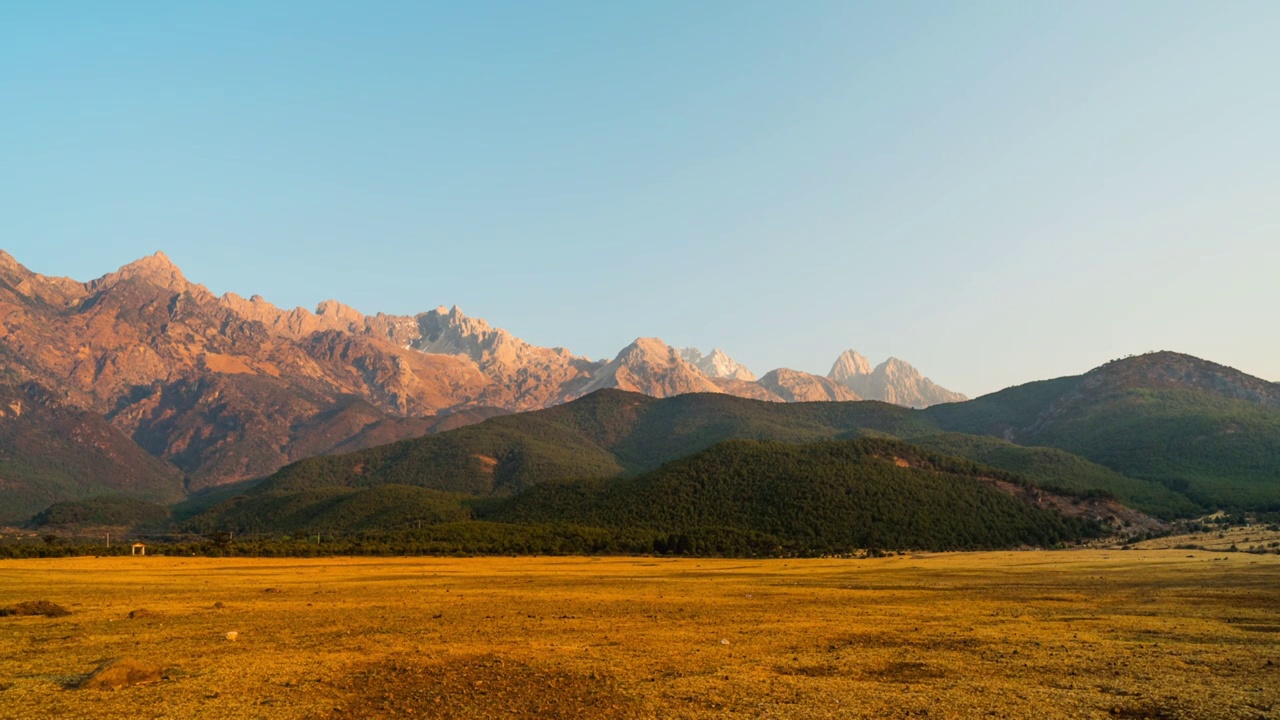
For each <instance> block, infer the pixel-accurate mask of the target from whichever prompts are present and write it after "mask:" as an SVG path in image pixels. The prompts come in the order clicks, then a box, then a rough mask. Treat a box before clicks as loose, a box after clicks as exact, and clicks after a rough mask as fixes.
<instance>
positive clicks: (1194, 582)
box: [0, 549, 1280, 719]
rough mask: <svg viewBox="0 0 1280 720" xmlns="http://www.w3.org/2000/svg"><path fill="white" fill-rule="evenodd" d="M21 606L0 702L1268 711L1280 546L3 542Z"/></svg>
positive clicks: (54, 710)
mask: <svg viewBox="0 0 1280 720" xmlns="http://www.w3.org/2000/svg"><path fill="white" fill-rule="evenodd" d="M33 600H47V601H51V602H53V603H56V604H59V605H62V606H64V607H66V608H67V609H69V610H70V611H71V614H70V615H69V616H65V617H57V618H48V617H3V618H0V717H3V718H37V717H39V718H44V717H68V718H75V717H86V718H87V717H93V718H139V717H143V718H153V717H154V718H224V717H225V718H233V717H234V718H257V717H260V718H338V717H344V718H345V717H457V718H479V717H530V718H532V717H553V718H554V717H559V718H569V717H692V718H711V717H724V716H741V717H776V718H825V717H830V718H835V717H840V718H848V717H854V718H856V717H926V716H927V717H930V718H949V717H955V718H968V717H1037V718H1087V717H1099V718H1101V717H1110V718H1114V717H1121V718H1251V719H1252V718H1275V717H1280V556H1276V555H1251V554H1245V553H1222V552H1210V551H1188V550H1173V549H1165V550H1076V551H1027V552H1001V553H971V554H923V555H900V556H892V557H886V558H879V559H865V560H761V561H742V560H707V559H665V558H583V557H573V558H528V557H521V558H457V559H455V558H447V559H446V558H394V559H388V558H331V559H314V560H312V559H306V560H303V559H211V558H173V557H147V558H71V559H59V560H17V561H14V560H10V561H2V562H0V607H6V606H11V605H14V604H16V603H19V602H24V601H33ZM139 611H145V612H139ZM131 613H133V614H134V617H133V618H130V614H131ZM228 633H234V635H232V636H229V635H228ZM230 638H234V639H230ZM112 658H129V659H131V660H133V661H136V662H137V663H138V664H139V665H140V666H143V667H151V668H154V669H155V670H156V671H157V674H156V675H155V676H154V677H152V678H149V679H150V682H145V683H143V684H138V685H131V686H128V687H123V688H121V689H118V690H101V689H77V686H78V685H79V684H80V683H82V682H83V681H84V679H85V678H86V677H87V676H88V675H89V674H90V673H91V672H92V671H93V670H94V669H95V668H96V667H98V666H99V665H101V664H102V663H103V662H104V661H107V660H109V659H112Z"/></svg>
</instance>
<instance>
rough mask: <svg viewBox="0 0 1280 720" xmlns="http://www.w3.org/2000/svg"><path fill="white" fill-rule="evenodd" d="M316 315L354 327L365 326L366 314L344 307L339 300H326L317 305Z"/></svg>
mask: <svg viewBox="0 0 1280 720" xmlns="http://www.w3.org/2000/svg"><path fill="white" fill-rule="evenodd" d="M316 315H317V316H319V317H323V318H331V319H333V320H337V321H338V322H339V323H345V324H347V325H350V326H353V327H360V326H363V325H364V313H362V312H360V311H359V310H356V309H355V308H353V307H349V306H347V305H343V304H342V303H340V302H338V301H337V300H325V301H324V302H322V303H320V304H319V305H317V306H316Z"/></svg>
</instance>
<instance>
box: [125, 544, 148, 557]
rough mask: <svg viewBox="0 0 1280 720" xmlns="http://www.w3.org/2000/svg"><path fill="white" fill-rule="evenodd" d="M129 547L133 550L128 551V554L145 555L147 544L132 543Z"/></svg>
mask: <svg viewBox="0 0 1280 720" xmlns="http://www.w3.org/2000/svg"><path fill="white" fill-rule="evenodd" d="M131 549H132V550H133V552H131V553H129V554H130V555H146V554H147V546H146V545H143V544H142V543H140V542H136V543H134V544H133V547H132V548H131Z"/></svg>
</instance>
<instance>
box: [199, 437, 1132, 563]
mask: <svg viewBox="0 0 1280 720" xmlns="http://www.w3.org/2000/svg"><path fill="white" fill-rule="evenodd" d="M1135 519H1137V520H1139V521H1141V518H1140V517H1138V516H1136V515H1135V514H1134V513H1132V511H1129V510H1128V509H1127V508H1123V507H1122V506H1119V505H1117V504H1116V503H1114V502H1110V501H1107V500H1105V499H1103V500H1098V499H1085V498H1080V497H1075V498H1069V497H1063V496H1060V495H1056V494H1053V493H1048V492H1044V491H1041V490H1038V489H1035V488H1033V487H1032V486H1030V484H1029V483H1027V482H1026V481H1025V480H1023V479H1022V478H1021V477H1019V476H1017V475H1014V474H1012V473H1007V472H1003V471H1000V470H997V469H995V468H991V467H985V466H981V465H978V464H976V463H973V462H970V461H967V460H963V459H959V458H951V457H946V456H943V455H939V454H937V453H933V452H929V451H925V450H921V449H920V448H917V447H915V446H912V445H908V444H906V443H903V442H900V441H895V440H885V439H869V438H864V439H856V440H842V441H824V442H818V443H809V444H799V445H797V444H790V443H780V442H772V441H756V440H732V441H727V442H724V443H720V444H717V445H714V446H712V447H711V448H708V449H706V450H702V451H700V452H698V453H695V454H694V455H692V456H690V457H687V458H683V459H679V460H675V461H672V462H670V463H667V464H666V465H663V466H662V467H660V468H658V469H656V470H653V471H650V472H647V473H643V474H641V475H638V476H632V477H620V478H612V479H587V480H549V481H546V482H542V483H539V484H537V485H533V486H530V487H527V488H525V489H523V490H522V491H520V492H519V493H517V494H515V495H513V496H508V497H492V496H491V497H489V498H477V497H475V496H466V495H458V494H448V493H443V492H440V491H436V490H428V489H424V488H416V487H407V486H403V485H380V486H376V487H370V488H342V487H329V488H318V489H307V490H300V491H293V492H257V493H253V494H251V495H249V496H245V497H240V498H237V499H234V500H232V501H229V502H226V503H223V504H221V505H219V506H217V507H215V508H213V509H212V510H210V511H208V512H206V513H204V514H203V515H201V516H198V517H197V518H195V519H193V520H191V521H189V523H188V529H191V530H196V531H198V532H201V533H211V532H217V531H231V532H236V533H241V534H243V533H268V534H270V533H298V532H302V533H317V534H322V533H323V534H337V535H351V534H352V533H361V532H383V533H385V532H393V533H394V532H402V533H410V534H411V536H412V537H414V538H417V540H415V541H413V542H421V543H424V544H425V545H426V546H430V547H433V548H435V549H436V550H439V549H441V548H444V549H446V550H447V549H448V548H451V547H468V548H469V547H473V546H474V545H473V544H474V543H475V542H476V541H477V538H487V539H486V540H485V542H486V543H496V545H493V544H489V545H484V547H487V548H492V547H495V546H497V547H502V548H507V549H510V550H511V551H517V552H518V551H531V552H537V551H538V550H537V548H540V547H544V546H543V545H540V544H538V543H540V542H542V541H541V540H539V541H537V542H534V541H532V540H530V538H532V537H535V536H538V537H541V536H543V535H545V534H546V533H548V532H552V533H567V534H568V535H571V536H572V537H575V538H578V540H574V542H579V541H580V540H581V539H582V538H592V539H591V541H590V542H591V545H590V546H589V547H590V549H593V550H594V551H598V552H609V551H625V552H634V551H647V550H650V549H652V550H656V551H658V552H677V553H690V554H720V555H795V554H802V555H812V554H827V553H848V552H852V551H854V550H858V549H866V548H881V549H908V548H913V549H927V550H955V549H976V548H1003V547H1015V546H1021V545H1032V546H1053V545H1057V544H1060V543H1069V542H1074V541H1078V540H1081V539H1083V538H1086V537H1090V536H1094V535H1098V534H1100V533H1101V532H1102V530H1103V523H1099V522H1095V521H1096V520H1102V521H1109V522H1110V524H1113V525H1120V524H1123V523H1124V522H1131V521H1133V520H1135ZM530 542H534V544H533V545H530V544H528V543H530ZM580 549H585V548H580Z"/></svg>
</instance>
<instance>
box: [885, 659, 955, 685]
mask: <svg viewBox="0 0 1280 720" xmlns="http://www.w3.org/2000/svg"><path fill="white" fill-rule="evenodd" d="M867 674H868V675H869V676H870V677H871V678H872V679H874V680H879V681H880V682H889V683H913V682H920V681H922V680H935V679H937V678H940V677H942V673H941V672H940V671H938V670H937V669H935V668H932V667H930V666H928V665H926V664H924V663H921V662H891V663H889V664H888V665H885V666H884V667H882V668H880V669H879V670H872V671H871V672H869V673H867Z"/></svg>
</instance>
